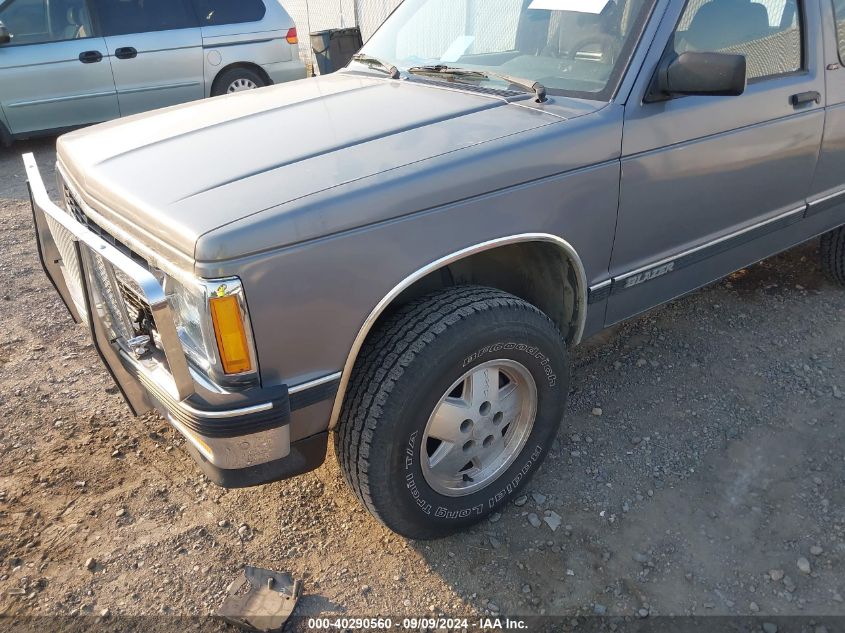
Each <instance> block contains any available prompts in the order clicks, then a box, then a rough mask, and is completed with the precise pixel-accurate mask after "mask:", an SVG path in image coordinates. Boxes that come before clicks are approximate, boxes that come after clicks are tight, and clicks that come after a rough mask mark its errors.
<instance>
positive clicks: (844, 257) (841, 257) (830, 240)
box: [821, 226, 845, 287]
mask: <svg viewBox="0 0 845 633" xmlns="http://www.w3.org/2000/svg"><path fill="white" fill-rule="evenodd" d="M821 255H822V268H824V271H825V273H826V274H827V276H828V277H829V278H830V279H831V280H832V281H834V282H836V283H838V284H839V285H840V286H842V287H845V226H843V227H840V228H838V229H836V230H835V231H831V232H830V233H825V234H824V235H822V243H821Z"/></svg>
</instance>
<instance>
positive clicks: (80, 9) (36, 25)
mask: <svg viewBox="0 0 845 633" xmlns="http://www.w3.org/2000/svg"><path fill="white" fill-rule="evenodd" d="M0 22H3V24H5V25H6V28H7V29H9V33H11V34H12V41H11V42H10V43H9V44H7V46H16V45H18V46H19V45H22V44H43V43H45V42H61V41H64V40H75V39H81V38H85V37H91V35H92V30H91V16H90V13H89V11H88V6H87V3H86V2H85V0H67V1H65V2H56V1H55V0H54V1H53V2H48V0H10V1H9V2H6V3H3V4H2V6H0Z"/></svg>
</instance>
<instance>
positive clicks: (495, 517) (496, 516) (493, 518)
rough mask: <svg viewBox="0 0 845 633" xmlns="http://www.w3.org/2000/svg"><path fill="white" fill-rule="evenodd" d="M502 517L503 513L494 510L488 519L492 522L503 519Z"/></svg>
mask: <svg viewBox="0 0 845 633" xmlns="http://www.w3.org/2000/svg"><path fill="white" fill-rule="evenodd" d="M501 518H502V515H501V513H499V512H494V513H493V514H491V515H490V518H489V519H487V520H488V521H490V523H498V522H499V521H500V520H501Z"/></svg>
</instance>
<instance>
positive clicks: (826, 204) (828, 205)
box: [804, 191, 845, 218]
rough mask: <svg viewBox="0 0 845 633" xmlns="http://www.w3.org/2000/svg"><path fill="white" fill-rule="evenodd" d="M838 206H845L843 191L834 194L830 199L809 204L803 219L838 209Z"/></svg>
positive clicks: (844, 193) (844, 192)
mask: <svg viewBox="0 0 845 633" xmlns="http://www.w3.org/2000/svg"><path fill="white" fill-rule="evenodd" d="M840 204H845V191H840V192H839V193H837V194H834V195H833V196H832V197H830V198H828V199H827V200H821V201H818V202H811V203H810V206H808V207H807V213H806V214H805V215H804V217H805V218H809V217H812V216H814V215H816V214H818V213H822V212H823V211H827V210H829V209H833V208H834V207H838V206H839V205H840Z"/></svg>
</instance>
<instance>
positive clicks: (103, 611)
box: [100, 608, 111, 618]
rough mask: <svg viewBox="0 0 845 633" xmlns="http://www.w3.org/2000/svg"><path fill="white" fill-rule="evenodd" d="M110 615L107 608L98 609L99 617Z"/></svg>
mask: <svg viewBox="0 0 845 633" xmlns="http://www.w3.org/2000/svg"><path fill="white" fill-rule="evenodd" d="M110 615H111V611H109V610H108V608H106V609H103V610H102V611H100V617H101V618H107V617H109V616H110Z"/></svg>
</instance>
